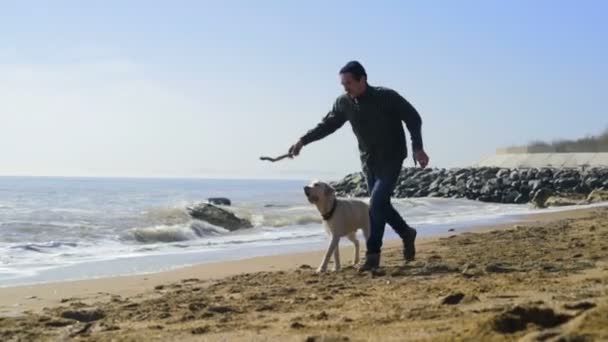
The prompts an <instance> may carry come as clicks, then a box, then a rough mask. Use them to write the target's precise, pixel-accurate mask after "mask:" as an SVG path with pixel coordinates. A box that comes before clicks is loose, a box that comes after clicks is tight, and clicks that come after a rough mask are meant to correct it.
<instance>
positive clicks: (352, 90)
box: [340, 61, 367, 97]
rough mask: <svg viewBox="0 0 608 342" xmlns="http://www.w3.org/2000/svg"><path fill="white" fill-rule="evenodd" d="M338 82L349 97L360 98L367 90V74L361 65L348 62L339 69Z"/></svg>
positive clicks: (355, 62)
mask: <svg viewBox="0 0 608 342" xmlns="http://www.w3.org/2000/svg"><path fill="white" fill-rule="evenodd" d="M340 81H341V83H342V86H344V91H346V93H347V94H348V95H349V96H351V97H358V96H361V95H362V94H363V93H364V92H365V89H367V73H366V72H365V68H364V67H363V65H361V63H359V62H357V61H350V62H348V63H346V65H345V66H343V67H342V69H340Z"/></svg>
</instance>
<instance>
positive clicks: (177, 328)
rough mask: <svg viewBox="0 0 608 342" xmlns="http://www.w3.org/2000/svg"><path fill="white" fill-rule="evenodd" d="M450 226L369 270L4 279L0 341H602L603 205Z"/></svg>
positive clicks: (390, 251) (261, 265) (235, 264)
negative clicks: (469, 228)
mask: <svg viewBox="0 0 608 342" xmlns="http://www.w3.org/2000/svg"><path fill="white" fill-rule="evenodd" d="M457 233H458V229H457V230H456V232H455V233H454V234H455V235H452V236H448V237H442V238H437V239H428V240H422V241H419V244H418V249H419V253H418V256H417V260H416V261H415V262H412V263H409V264H406V265H404V264H403V261H402V259H401V256H400V248H399V245H398V243H396V242H395V241H391V242H389V243H387V244H386V246H385V252H384V258H383V261H382V264H383V267H382V269H381V270H379V271H378V272H376V273H373V274H358V273H357V272H356V271H355V269H354V268H352V267H349V268H346V269H344V270H343V271H341V272H339V273H332V272H330V273H326V274H321V275H317V274H315V272H314V269H315V268H316V266H317V264H318V262H319V260H320V257H321V253H322V251H315V252H310V253H299V254H289V255H281V256H272V257H259V258H252V259H246V260H240V261H231V262H222V263H216V264H206V265H199V266H193V267H187V268H181V269H177V270H173V271H168V272H162V273H155V274H147V275H137V276H126V277H115V278H104V279H93V280H83V281H74V282H61V283H50V284H41V285H33V286H21V287H10V288H3V289H0V310H1V311H0V313H1V315H2V317H1V318H0V339H1V340H3V341H35V340H49V341H53V340H66V339H69V338H74V339H76V340H90V341H151V340H158V341H172V340H182V341H189V340H192V341H203V340H204V341H239V340H242V341H376V340H378V341H379V340H381V341H408V340H440V341H441V340H446V341H447V340H471V341H481V340H496V341H502V340H520V339H523V340H529V341H534V340H543V341H544V340H547V341H551V340H555V341H558V340H560V341H587V340H589V341H593V340H597V341H600V340H607V339H608V208H605V207H603V208H592V209H584V210H575V211H564V212H559V213H548V214H541V215H534V216H530V217H528V219H527V220H525V222H520V223H518V224H509V225H502V226H493V227H483V228H482V229H480V230H479V231H477V232H475V233H470V232H469V233H462V234H457ZM343 245H344V246H346V245H347V244H346V243H344V244H343ZM351 253H352V250H351V249H350V248H348V247H346V248H344V249H343V250H342V259H343V262H348V261H349V260H352V256H351Z"/></svg>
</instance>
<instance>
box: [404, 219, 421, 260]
mask: <svg viewBox="0 0 608 342" xmlns="http://www.w3.org/2000/svg"><path fill="white" fill-rule="evenodd" d="M416 235H418V232H416V229H414V228H412V227H408V230H407V235H406V236H405V237H404V238H403V259H405V261H406V262H408V261H413V260H414V259H415V257H416Z"/></svg>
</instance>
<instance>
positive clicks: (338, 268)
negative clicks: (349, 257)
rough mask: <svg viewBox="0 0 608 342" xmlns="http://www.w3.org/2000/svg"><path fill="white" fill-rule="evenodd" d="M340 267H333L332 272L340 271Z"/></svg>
mask: <svg viewBox="0 0 608 342" xmlns="http://www.w3.org/2000/svg"><path fill="white" fill-rule="evenodd" d="M341 269H342V268H340V267H334V268H333V269H332V270H333V271H334V272H340V270H341Z"/></svg>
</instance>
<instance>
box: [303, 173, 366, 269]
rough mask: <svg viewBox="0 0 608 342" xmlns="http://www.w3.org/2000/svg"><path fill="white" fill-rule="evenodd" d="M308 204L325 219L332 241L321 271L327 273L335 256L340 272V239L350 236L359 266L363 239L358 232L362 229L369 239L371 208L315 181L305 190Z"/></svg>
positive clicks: (336, 265) (326, 228)
mask: <svg viewBox="0 0 608 342" xmlns="http://www.w3.org/2000/svg"><path fill="white" fill-rule="evenodd" d="M304 193H305V194H306V197H307V198H308V201H309V202H310V203H312V204H314V205H315V206H316V207H317V210H319V213H321V216H323V224H324V226H325V230H326V231H327V233H328V234H329V235H330V236H331V242H330V243H329V247H328V248H327V252H326V253H325V256H324V257H323V261H322V262H321V265H320V266H319V268H318V269H317V272H325V271H326V270H327V264H328V263H329V259H330V258H331V255H332V254H333V255H334V262H335V268H334V269H335V270H336V271H339V270H340V251H339V248H338V244H339V243H340V238H341V237H344V236H346V237H347V238H348V239H349V240H350V241H352V242H353V244H354V245H355V255H354V264H355V265H356V264H358V263H359V240H357V230H358V229H361V230H362V231H363V235H364V236H365V239H366V240H367V238H368V237H369V206H368V205H367V203H365V202H362V201H359V200H355V199H343V198H337V197H336V191H335V190H334V189H333V188H332V187H331V186H330V185H329V184H327V183H323V182H319V181H314V182H312V183H311V184H310V185H308V186H305V187H304Z"/></svg>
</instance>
